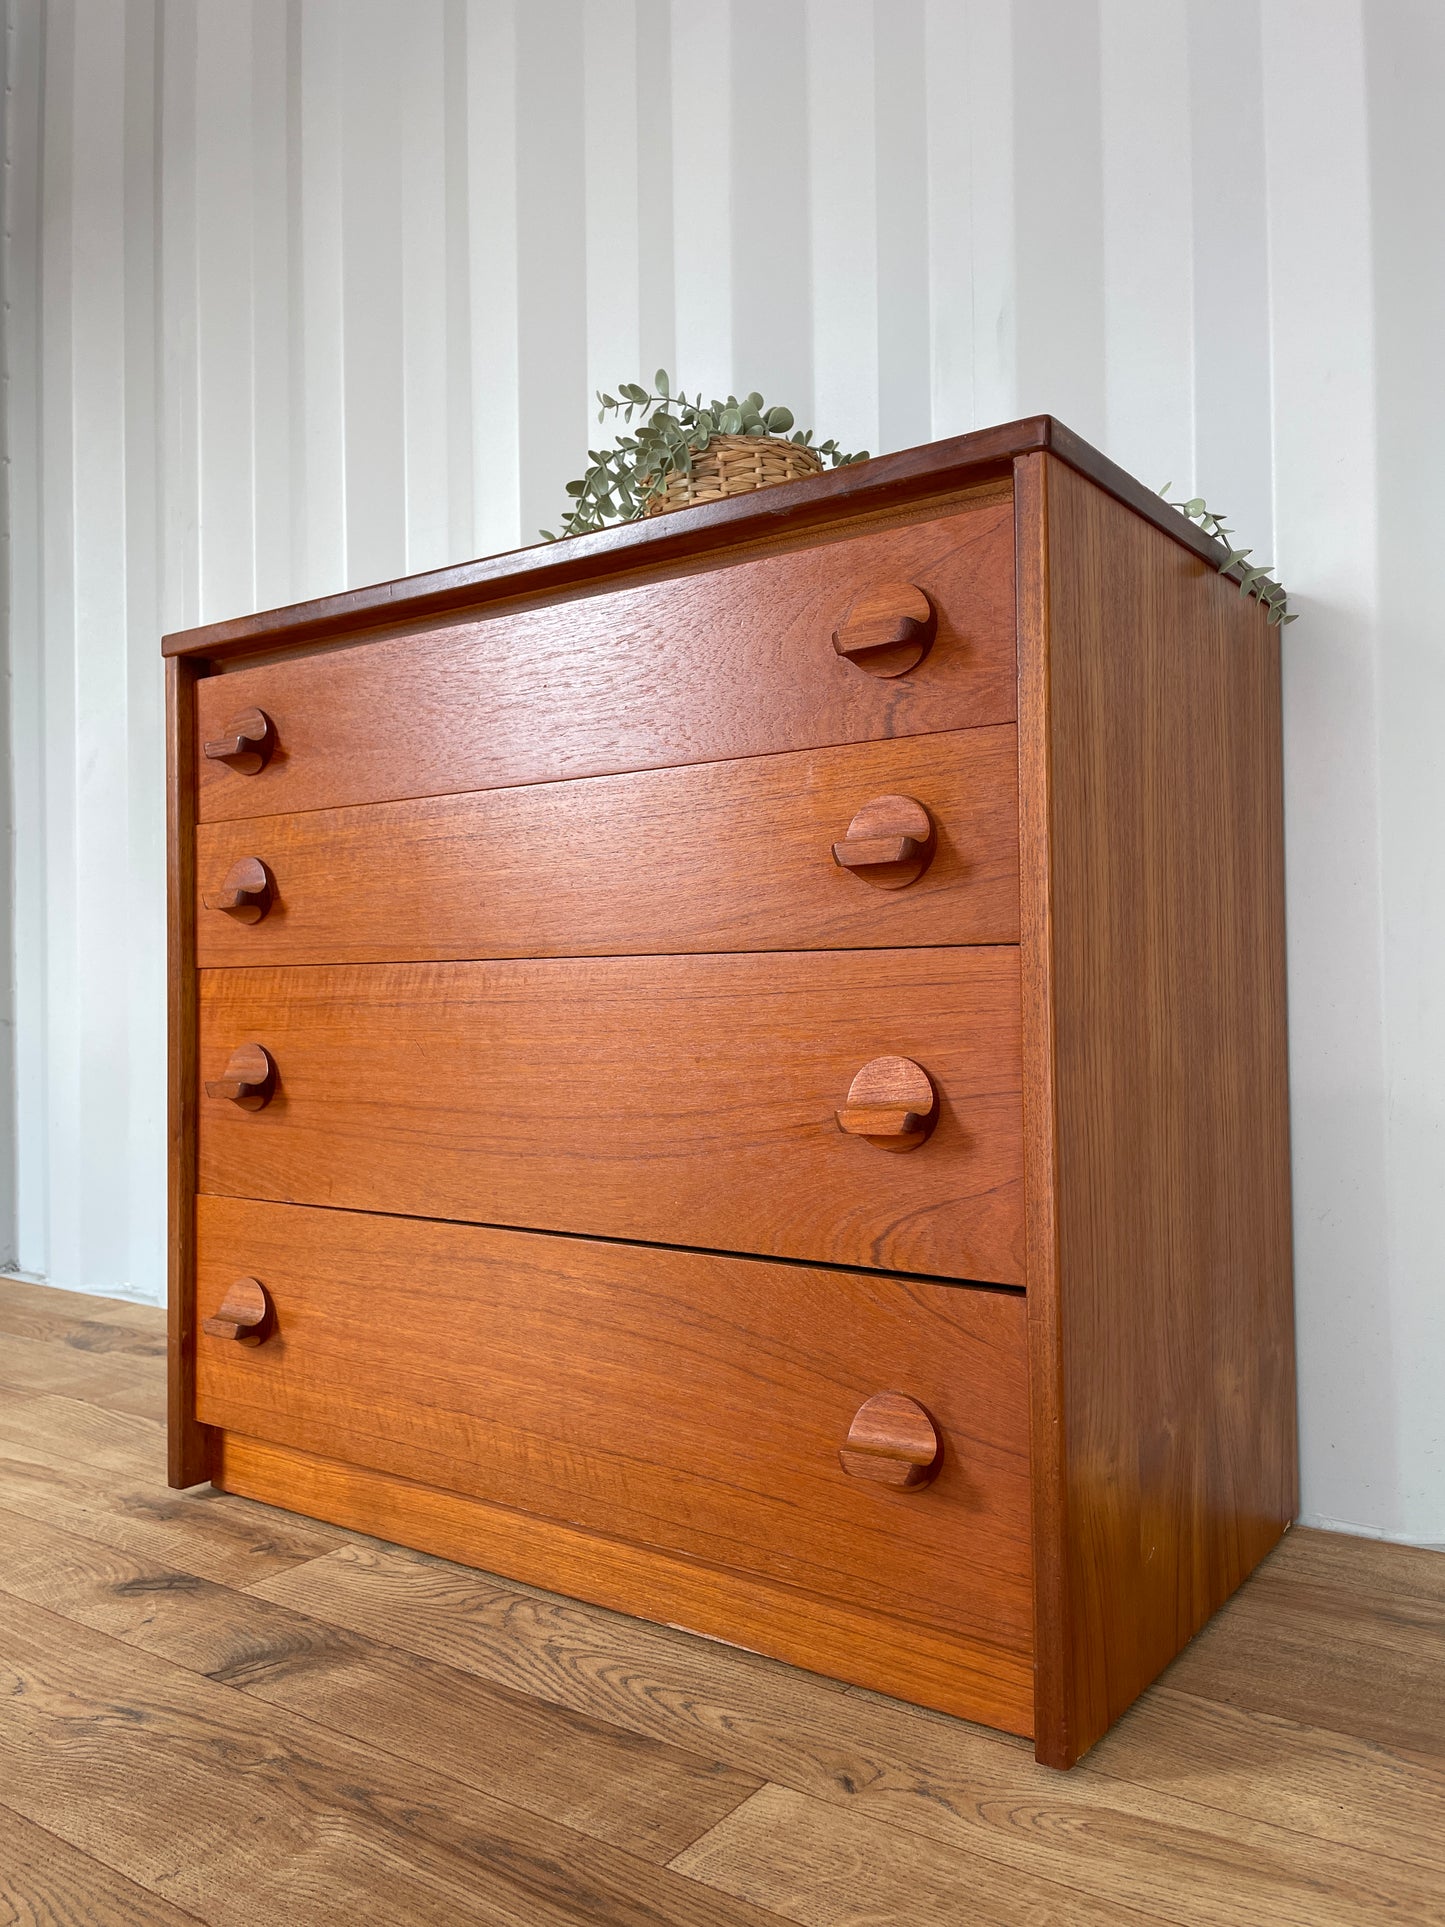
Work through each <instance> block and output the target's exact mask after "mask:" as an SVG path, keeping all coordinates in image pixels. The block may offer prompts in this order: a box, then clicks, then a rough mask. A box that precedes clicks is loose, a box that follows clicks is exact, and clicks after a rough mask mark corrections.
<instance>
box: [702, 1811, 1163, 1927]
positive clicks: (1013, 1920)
mask: <svg viewBox="0 0 1445 1927" xmlns="http://www.w3.org/2000/svg"><path fill="white" fill-rule="evenodd" d="M672 1864H673V1866H674V1868H675V1869H676V1871H677V1872H679V1873H685V1874H687V1875H689V1876H690V1878H692V1879H694V1880H701V1881H705V1882H706V1883H707V1884H708V1885H709V1886H710V1887H715V1888H717V1889H718V1890H719V1891H720V1892H722V1893H726V1894H730V1895H732V1896H733V1897H734V1898H736V1899H747V1900H751V1901H752V1902H753V1903H754V1905H756V1906H760V1907H766V1908H768V1909H770V1910H771V1911H772V1912H773V1913H775V1914H781V1915H782V1917H783V1918H784V1919H785V1920H792V1921H797V1922H799V1923H800V1927H904V1923H906V1927H962V1923H964V1922H967V1927H1022V1924H1023V1923H1025V1922H1026V1923H1027V1927H1150V1924H1152V1923H1155V1922H1157V1921H1158V1920H1159V1918H1160V1916H1158V1915H1157V1914H1151V1913H1145V1912H1143V1911H1141V1910H1140V1909H1139V1908H1137V1907H1134V1906H1131V1905H1127V1904H1125V1903H1123V1902H1121V1901H1119V1900H1117V1899H1109V1900H1096V1899H1094V1898H1093V1897H1091V1896H1090V1895H1087V1894H1081V1893H1076V1892H1072V1891H1071V1890H1070V1889H1069V1887H1068V1886H1067V1885H1063V1886H1059V1885H1056V1884H1055V1883H1054V1882H1052V1881H1048V1880H1040V1879H1038V1878H1036V1877H1033V1876H1030V1875H1028V1874H1020V1873H1018V1872H1016V1871H1014V1870H1013V1869H1006V1868H1003V1867H999V1866H997V1865H995V1864H994V1863H992V1862H989V1861H980V1860H979V1859H978V1858H977V1857H976V1856H974V1855H970V1854H967V1853H963V1852H960V1851H958V1850H957V1849H955V1848H952V1847H946V1846H943V1845H941V1844H940V1843H939V1842H937V1841H935V1840H931V1839H928V1838H925V1837H921V1836H920V1835H918V1834H916V1833H903V1832H900V1831H899V1830H898V1829H897V1828H895V1827H891V1826H889V1825H888V1824H887V1822H886V1821H883V1820H876V1819H863V1818H860V1817H858V1816H856V1815H854V1814H850V1813H845V1812H843V1811H841V1810H840V1809H839V1808H837V1807H834V1806H829V1805H828V1804H827V1803H826V1802H825V1801H822V1800H810V1799H809V1798H808V1796H807V1795H806V1794H803V1793H794V1792H793V1791H791V1789H789V1788H786V1787H777V1786H768V1787H764V1788H763V1789H762V1791H761V1792H759V1793H756V1794H754V1796H753V1797H752V1799H750V1800H748V1801H746V1802H745V1803H744V1804H743V1805H742V1806H740V1807H738V1808H737V1809H736V1810H735V1811H734V1812H733V1813H731V1814H729V1815H728V1816H727V1818H726V1819H724V1820H722V1821H720V1822H719V1824H718V1825H717V1826H715V1827H714V1828H713V1830H712V1832H711V1833H708V1834H705V1835H704V1836H703V1838H702V1839H701V1840H699V1841H697V1843H696V1844H695V1845H694V1846H692V1847H689V1848H688V1849H687V1850H686V1851H685V1852H684V1853H681V1854H679V1855H678V1857H677V1859H676V1860H674V1861H673V1863H672Z"/></svg>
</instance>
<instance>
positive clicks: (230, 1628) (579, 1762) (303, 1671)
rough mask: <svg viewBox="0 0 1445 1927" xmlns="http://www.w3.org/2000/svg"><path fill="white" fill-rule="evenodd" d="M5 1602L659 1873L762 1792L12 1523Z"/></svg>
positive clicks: (44, 1530) (5, 1516)
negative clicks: (633, 1857) (454, 1783)
mask: <svg viewBox="0 0 1445 1927" xmlns="http://www.w3.org/2000/svg"><path fill="white" fill-rule="evenodd" d="M0 1591H3V1592H5V1593H9V1594H11V1595H13V1596H14V1597H16V1598H19V1599H24V1600H26V1601H28V1602H29V1603H30V1604H32V1605H37V1606H43V1607H45V1608H47V1609H48V1610H49V1611H52V1612H55V1613H58V1614H60V1615H62V1616H63V1617H65V1618H67V1619H74V1620H77V1621H79V1622H80V1624H82V1625H84V1626H88V1627H90V1628H91V1629H92V1630H93V1631H96V1632H101V1633H105V1634H108V1635H109V1636H110V1637H111V1638H113V1639H118V1640H121V1641H123V1642H124V1643H125V1644H127V1645H133V1646H138V1647H140V1648H141V1649H142V1650H143V1651H145V1652H148V1653H154V1654H157V1655H159V1656H160V1657H162V1658H166V1659H169V1660H171V1661H172V1662H174V1663H175V1664H176V1665H179V1666H184V1667H186V1668H187V1669H188V1670H190V1671H193V1672H197V1673H202V1674H204V1675H205V1676H206V1677H207V1678H209V1679H211V1680H214V1681H216V1682H217V1683H219V1684H223V1685H227V1686H232V1687H236V1688H237V1689H239V1690H240V1691H242V1692H245V1693H248V1694H250V1695H251V1696H252V1697H254V1698H255V1699H258V1700H262V1701H266V1702H269V1703H270V1704H272V1705H276V1706H282V1707H286V1708H288V1709H289V1710H290V1711H292V1712H294V1713H299V1714H301V1715H303V1716H304V1717H305V1718H307V1719H309V1720H311V1721H314V1722H315V1723H317V1724H318V1725H322V1726H327V1727H330V1728H332V1729H333V1730H334V1731H336V1732H338V1733H344V1734H347V1735H348V1736H349V1737H351V1738H352V1739H355V1740H359V1741H362V1742H363V1743H365V1744H367V1745H370V1746H372V1747H375V1748H376V1749H378V1751H380V1752H383V1753H386V1754H389V1755H391V1756H394V1757H395V1758H396V1759H398V1760H410V1761H412V1762H413V1763H415V1764H416V1765H418V1766H422V1767H428V1768H432V1769H435V1770H436V1771H438V1772H441V1773H446V1774H447V1775H449V1776H450V1777H451V1778H453V1779H456V1780H459V1781H461V1782H463V1783H464V1784H465V1785H467V1786H470V1787H474V1788H476V1789H477V1790H479V1791H481V1792H484V1793H490V1794H492V1795H494V1796H495V1797H497V1798H498V1799H503V1800H506V1801H508V1802H510V1803H511V1804H514V1805H516V1806H520V1807H524V1808H526V1809H527V1811H528V1812H531V1813H535V1814H539V1815H542V1816H544V1817H546V1818H548V1819H552V1820H557V1821H560V1822H561V1823H562V1824H563V1825H565V1826H567V1827H570V1828H572V1829H573V1830H574V1831H575V1832H578V1833H583V1834H587V1835H588V1836H590V1837H591V1838H593V1839H597V1840H606V1841H610V1842H611V1843H612V1844H613V1845H614V1846H620V1847H624V1848H626V1849H627V1850H628V1851H629V1852H632V1853H636V1854H638V1855H639V1856H641V1857H642V1858H644V1859H647V1860H651V1861H655V1862H656V1863H657V1864H658V1865H662V1864H664V1863H665V1862H666V1861H667V1860H669V1859H670V1858H671V1857H672V1856H673V1855H674V1854H675V1853H677V1852H678V1851H679V1850H680V1849H681V1848H682V1847H684V1846H686V1845H687V1844H689V1843H690V1842H691V1841H693V1840H695V1839H696V1838H697V1837H698V1835H699V1834H701V1833H704V1832H706V1831H707V1829H708V1828H709V1827H711V1826H713V1825H714V1824H715V1823H716V1822H717V1821H718V1820H719V1819H721V1818H722V1816H723V1815H724V1814H725V1813H728V1812H730V1811H731V1810H732V1808H733V1807H735V1806H737V1805H738V1804H739V1803H740V1802H741V1801H743V1800H745V1799H746V1798H747V1797H748V1796H749V1794H751V1793H753V1792H755V1791H756V1790H757V1788H758V1786H759V1784H760V1782H759V1781H758V1780H757V1779H756V1778H754V1777H750V1776H748V1775H745V1774H741V1773H739V1772H737V1771H736V1770H735V1769H733V1768H730V1767H727V1766H724V1765H722V1764H721V1763H720V1762H718V1761H716V1760H713V1759H708V1758H706V1757H704V1756H702V1755H699V1754H695V1753H688V1752H684V1751H683V1750H682V1749H681V1748H680V1747H675V1746H669V1745H667V1744H666V1743H664V1742H662V1741H658V1740H650V1739H643V1738H641V1737H639V1736H638V1735H636V1734H633V1733H628V1732H624V1731H622V1730H621V1729H619V1728H617V1727H608V1726H606V1725H604V1724H603V1723H602V1722H601V1721H599V1720H593V1719H590V1718H588V1717H587V1716H586V1715H584V1714H581V1713H573V1712H570V1711H568V1710H567V1709H566V1708H563V1707H558V1706H553V1705H551V1704H550V1703H548V1702H546V1701H542V1700H537V1699H534V1698H531V1697H530V1696H528V1695H526V1694H521V1693H514V1692H511V1691H509V1690H508V1689H507V1688H505V1687H500V1686H493V1685H491V1684H489V1683H488V1682H486V1681H484V1680H481V1679H478V1678H477V1677H476V1676H475V1675H473V1674H470V1673H463V1672H459V1671H458V1670H457V1669H456V1668H455V1667H451V1666H446V1665H443V1664H441V1663H439V1662H437V1661H435V1660H427V1659H420V1658H418V1657H417V1656H416V1655H415V1654H411V1653H404V1652H402V1651H400V1650H398V1649H397V1648H395V1647H390V1646H381V1645H378V1644H376V1643H375V1642H374V1641H372V1640H369V1639H366V1638H364V1637H362V1636H361V1635H359V1634H356V1633H350V1632H347V1631H345V1630H344V1629H342V1628H339V1627H336V1626H332V1625H328V1624H326V1623H325V1622H324V1621H321V1620H316V1619H310V1618H307V1617H306V1616H305V1615H304V1614H301V1613H296V1612H292V1611H290V1610H289V1609H288V1608H286V1607H284V1606H278V1605H275V1604H273V1603H272V1602H271V1601H269V1600H267V1599H264V1598H260V1597H258V1596H255V1595H252V1594H247V1593H241V1592H235V1591H233V1590H231V1589H230V1588H229V1587H224V1586H218V1585H215V1584H213V1583H211V1582H210V1581H209V1580H205V1579H198V1578H195V1577H194V1576H193V1575H191V1574H188V1573H181V1572H177V1571H175V1570H174V1569H172V1568H169V1567H166V1566H163V1565H158V1564H156V1563H154V1562H152V1561H149V1560H144V1559H139V1558H137V1557H135V1556H134V1555H133V1554H131V1553H128V1552H124V1551H120V1550H118V1549H117V1548H115V1547H113V1546H106V1545H101V1544H99V1543H97V1542H96V1541H94V1540H90V1539H80V1538H76V1537H75V1536H74V1535H73V1534H70V1533H66V1532H63V1531H61V1530H59V1529H57V1528H56V1527H53V1526H49V1525H44V1524H41V1523H39V1522H37V1521H35V1520H33V1519H24V1518H21V1517H20V1516H19V1515H18V1514H15V1513H10V1512H5V1511H4V1510H0Z"/></svg>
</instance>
